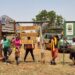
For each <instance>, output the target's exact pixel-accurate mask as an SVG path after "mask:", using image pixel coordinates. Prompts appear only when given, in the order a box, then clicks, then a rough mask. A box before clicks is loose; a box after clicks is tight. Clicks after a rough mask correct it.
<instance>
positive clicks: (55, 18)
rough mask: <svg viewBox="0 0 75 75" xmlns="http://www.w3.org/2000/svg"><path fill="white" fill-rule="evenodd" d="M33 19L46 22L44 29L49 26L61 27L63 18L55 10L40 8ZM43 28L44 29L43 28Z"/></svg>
mask: <svg viewBox="0 0 75 75" xmlns="http://www.w3.org/2000/svg"><path fill="white" fill-rule="evenodd" d="M33 21H43V22H46V21H47V22H48V25H46V27H45V28H46V30H47V29H49V28H51V27H58V26H60V27H62V26H63V22H64V18H63V17H62V16H61V15H58V14H57V13H56V12H55V11H53V10H52V11H47V10H42V11H41V12H39V13H38V14H37V15H36V16H35V18H33ZM45 28H44V29H45Z"/></svg>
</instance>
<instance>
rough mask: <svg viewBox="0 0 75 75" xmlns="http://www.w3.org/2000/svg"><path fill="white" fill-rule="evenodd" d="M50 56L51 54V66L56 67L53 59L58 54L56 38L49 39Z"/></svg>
mask: <svg viewBox="0 0 75 75" xmlns="http://www.w3.org/2000/svg"><path fill="white" fill-rule="evenodd" d="M51 54H52V60H51V64H53V65H56V62H55V59H56V57H57V54H58V48H57V38H56V37H52V38H51Z"/></svg>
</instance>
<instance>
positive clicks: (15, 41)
mask: <svg viewBox="0 0 75 75" xmlns="http://www.w3.org/2000/svg"><path fill="white" fill-rule="evenodd" d="M12 43H13V44H14V47H15V60H16V64H17V65H18V64H19V58H20V47H21V40H20V38H19V36H17V35H16V38H15V39H13V40H12Z"/></svg>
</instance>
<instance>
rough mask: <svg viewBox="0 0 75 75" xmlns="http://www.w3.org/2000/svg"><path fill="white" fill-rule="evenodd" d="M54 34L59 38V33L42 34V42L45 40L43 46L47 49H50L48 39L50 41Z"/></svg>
mask: <svg viewBox="0 0 75 75" xmlns="http://www.w3.org/2000/svg"><path fill="white" fill-rule="evenodd" d="M54 35H58V37H59V39H60V38H61V34H55V33H45V34H44V35H43V38H44V42H45V48H46V49H48V50H50V49H51V48H50V43H49V41H50V39H51V37H52V36H54Z"/></svg>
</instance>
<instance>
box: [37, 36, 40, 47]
mask: <svg viewBox="0 0 75 75" xmlns="http://www.w3.org/2000/svg"><path fill="white" fill-rule="evenodd" d="M37 44H38V48H40V36H38V37H37Z"/></svg>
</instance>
